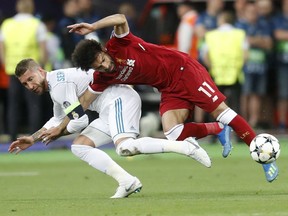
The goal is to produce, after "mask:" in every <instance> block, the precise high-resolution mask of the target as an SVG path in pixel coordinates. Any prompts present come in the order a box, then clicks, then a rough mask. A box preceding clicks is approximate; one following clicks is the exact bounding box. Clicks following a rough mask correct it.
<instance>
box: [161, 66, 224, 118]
mask: <svg viewBox="0 0 288 216" xmlns="http://www.w3.org/2000/svg"><path fill="white" fill-rule="evenodd" d="M225 99H226V97H225V96H224V95H223V94H222V93H221V92H220V91H219V89H218V88H217V86H216V84H215V83H214V82H213V80H212V78H211V76H210V74H209V73H208V72H207V70H206V69H205V68H204V67H203V66H202V65H201V64H200V63H198V62H195V61H189V62H188V63H187V64H186V65H185V68H184V70H183V74H182V76H181V78H180V80H179V81H178V82H177V84H176V86H175V87H174V88H173V89H172V90H170V91H163V92H162V93H161V103H160V115H161V116H162V115H163V114H164V113H165V112H166V111H168V110H175V109H188V110H190V111H192V110H193V109H194V106H195V105H196V106H198V107H200V108H202V109H203V110H205V111H206V112H208V113H211V112H212V111H214V110H215V109H216V108H217V107H218V106H219V105H220V104H221V103H222V102H223V101H225Z"/></svg>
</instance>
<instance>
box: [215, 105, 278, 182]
mask: <svg viewBox="0 0 288 216" xmlns="http://www.w3.org/2000/svg"><path fill="white" fill-rule="evenodd" d="M211 114H212V115H213V116H214V117H215V118H216V119H217V121H219V122H222V123H223V124H228V125H229V126H231V128H233V130H234V131H235V133H236V134H237V135H238V136H239V137H240V139H242V140H243V141H244V142H245V143H246V145H248V146H250V143H251V141H252V140H253V138H254V137H255V136H256V133H255V132H254V130H253V129H252V128H251V127H250V125H249V124H248V123H247V121H246V120H245V119H244V118H242V117H241V116H240V115H239V114H237V113H236V112H235V111H234V110H232V109H230V108H229V107H227V105H226V104H225V103H224V102H223V103H221V104H220V105H219V106H218V107H217V108H216V109H215V110H214V111H213V112H212V113H211ZM262 167H263V169H264V172H265V177H266V179H267V181H269V182H272V181H273V180H275V179H276V178H277V176H278V173H279V170H278V167H277V165H276V162H273V163H271V164H265V165H262Z"/></svg>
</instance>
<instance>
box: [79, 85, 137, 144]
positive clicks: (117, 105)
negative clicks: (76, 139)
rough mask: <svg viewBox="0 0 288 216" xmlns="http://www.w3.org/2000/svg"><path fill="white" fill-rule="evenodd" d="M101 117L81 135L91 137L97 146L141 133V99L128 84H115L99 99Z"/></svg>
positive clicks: (98, 108) (98, 109) (98, 106)
mask: <svg viewBox="0 0 288 216" xmlns="http://www.w3.org/2000/svg"><path fill="white" fill-rule="evenodd" d="M96 111H98V112H99V118H98V119H96V120H94V121H93V122H91V123H90V124H89V125H88V127H87V128H85V129H84V130H83V131H82V133H81V135H84V136H87V137H88V138H89V139H91V140H92V141H93V142H94V143H95V146H96V147H99V146H101V145H104V144H107V143H109V142H111V139H112V140H113V141H114V142H115V141H116V140H118V139H119V138H123V137H132V138H136V137H137V136H138V135H139V122H140V117H141V99H140V96H139V95H138V93H137V92H136V91H135V90H134V89H132V88H131V87H130V86H127V85H113V86H110V87H109V88H107V89H106V90H105V91H104V92H103V93H102V94H101V96H99V97H98V99H97V110H96Z"/></svg>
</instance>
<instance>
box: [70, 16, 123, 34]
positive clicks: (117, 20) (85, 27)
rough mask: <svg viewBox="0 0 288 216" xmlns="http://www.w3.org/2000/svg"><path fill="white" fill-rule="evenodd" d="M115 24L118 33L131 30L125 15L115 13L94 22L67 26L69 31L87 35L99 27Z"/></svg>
mask: <svg viewBox="0 0 288 216" xmlns="http://www.w3.org/2000/svg"><path fill="white" fill-rule="evenodd" d="M110 26H114V31H115V33H116V34H117V35H121V34H125V33H127V32H128V31H129V26H128V22H127V19H126V17H125V15H123V14H114V15H110V16H107V17H104V18H103V19H100V20H98V21H96V22H94V23H92V24H89V23H78V24H73V25H69V26H67V28H69V29H70V30H69V32H70V33H72V32H75V33H77V34H80V35H86V34H89V33H91V32H93V31H96V30H98V29H102V28H106V27H110Z"/></svg>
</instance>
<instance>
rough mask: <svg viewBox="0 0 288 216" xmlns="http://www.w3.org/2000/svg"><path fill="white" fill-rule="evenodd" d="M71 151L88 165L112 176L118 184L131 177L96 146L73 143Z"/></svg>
mask: <svg viewBox="0 0 288 216" xmlns="http://www.w3.org/2000/svg"><path fill="white" fill-rule="evenodd" d="M71 151H72V153H73V154H74V155H76V156H77V157H78V158H80V159H81V160H83V161H85V162H87V163H88V164H89V165H90V166H92V167H94V168H95V169H97V170H99V171H101V172H103V173H105V174H107V175H109V176H111V177H113V178H114V179H115V180H116V181H117V182H118V183H119V185H123V184H125V183H126V182H127V181H129V180H131V178H133V176H132V175H130V174H129V173H128V172H126V171H125V170H124V169H123V168H122V167H120V166H119V165H118V164H117V163H116V162H115V161H113V160H112V158H110V157H109V155H108V154H106V153H105V152H103V151H101V150H99V149H97V148H92V147H91V146H87V145H77V144H73V145H72V146H71Z"/></svg>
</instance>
